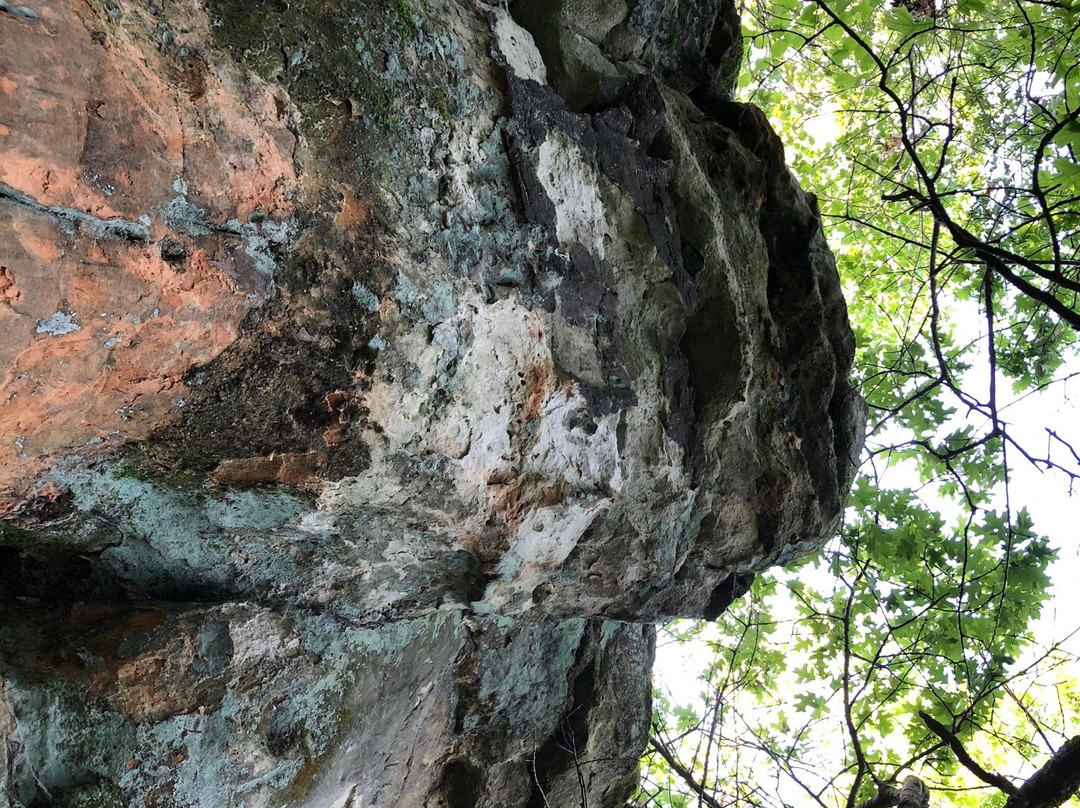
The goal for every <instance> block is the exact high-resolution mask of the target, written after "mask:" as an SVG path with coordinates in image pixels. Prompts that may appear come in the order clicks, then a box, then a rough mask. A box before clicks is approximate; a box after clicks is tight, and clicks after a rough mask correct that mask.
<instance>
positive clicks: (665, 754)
mask: <svg viewBox="0 0 1080 808" xmlns="http://www.w3.org/2000/svg"><path fill="white" fill-rule="evenodd" d="M649 746H651V747H652V748H653V749H654V750H656V752H657V753H658V754H659V755H660V757H662V758H663V759H664V760H665V761H666V762H667V764H668V765H669V766H670V767H671V770H672V771H673V772H675V774H677V775H679V777H681V778H682V780H683V782H684V783H686V785H687V786H688V787H689V788H690V790H691V791H693V792H694V793H695V794H696V795H697V796H698V798H699V799H700V800H701V801H702V802H703V803H705V804H706V805H708V806H709V808H723V806H722V805H721V804H720V801H719V800H717V799H716V798H715V797H713V796H712V795H711V794H709V793H708V792H706V790H705V786H704V785H702V784H701V783H699V782H698V781H697V780H696V779H695V778H694V775H693V773H692V772H691V771H690V770H689V769H687V768H686V767H685V766H683V765H682V764H681V763H680V762H679V761H678V759H677V758H676V757H675V755H673V754H672V753H671V750H670V749H668V748H667V745H666V744H665V743H664V742H663V741H661V740H660V739H659V738H657V737H656V736H651V737H650V738H649Z"/></svg>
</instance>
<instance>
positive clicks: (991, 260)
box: [638, 0, 1080, 808]
mask: <svg viewBox="0 0 1080 808" xmlns="http://www.w3.org/2000/svg"><path fill="white" fill-rule="evenodd" d="M743 16H744V25H745V35H746V38H747V42H748V44H749V48H748V50H749V54H750V69H749V70H746V71H744V74H743V75H744V78H743V86H742V87H741V89H740V92H741V93H742V94H743V96H744V98H745V99H746V100H750V101H754V102H755V103H758V104H759V105H760V106H762V107H764V108H765V109H766V111H767V112H768V114H769V117H770V118H771V119H772V120H773V121H775V122H776V123H777V126H778V129H779V131H780V134H781V137H782V139H783V140H784V141H785V143H787V144H788V147H789V152H788V153H789V156H790V157H791V165H792V168H793V170H794V171H795V172H796V173H797V174H798V175H799V176H800V178H801V180H802V182H803V184H804V186H805V187H809V188H813V189H815V190H816V191H817V192H818V202H819V207H820V210H821V212H822V216H823V221H824V224H825V229H826V234H827V235H828V237H829V239H830V241H831V242H832V244H833V245H834V249H835V251H836V254H837V264H838V268H839V270H840V273H841V278H842V281H843V283H844V285H845V290H846V292H847V296H848V300H849V302H850V307H851V317H852V325H853V328H854V330H855V332H856V337H857V341H858V344H859V346H860V347H859V354H858V356H857V360H856V361H857V375H858V381H859V383H860V386H861V390H862V392H863V394H864V395H865V397H866V398H867V401H868V404H869V405H870V409H871V424H870V430H869V436H868V445H867V453H866V460H865V463H864V468H863V476H862V477H861V478H860V479H859V480H858V481H857V483H856V485H855V487H854V489H853V491H852V494H851V498H850V500H849V507H848V511H847V514H846V518H845V523H844V526H843V529H842V534H841V535H840V536H839V537H837V539H836V540H835V541H834V542H833V543H832V544H831V545H830V546H829V547H828V548H827V550H826V552H825V554H824V555H823V557H822V558H820V559H814V560H811V561H808V562H804V563H803V565H802V566H801V567H800V568H797V569H790V570H788V571H785V572H783V573H779V574H777V575H775V576H774V577H772V578H769V579H761V580H759V581H757V582H756V584H755V586H754V588H753V590H752V592H751V594H750V595H749V596H748V597H747V598H746V599H744V600H743V601H742V602H740V603H738V604H736V605H735V606H734V607H733V608H732V609H731V610H730V611H729V612H728V613H727V614H725V615H723V616H722V617H721V619H720V621H719V622H718V624H717V625H716V626H703V625H685V624H680V625H678V626H677V627H673V629H672V630H673V631H677V632H678V633H679V635H680V636H681V637H682V639H683V640H684V641H685V640H687V639H689V638H697V639H698V640H702V639H705V640H708V641H709V642H711V643H712V646H713V648H714V650H715V655H714V658H713V661H712V663H711V664H710V666H709V667H708V669H707V670H706V671H705V673H704V674H703V677H702V681H703V682H704V684H705V685H706V690H705V691H704V692H703V693H702V695H701V697H700V698H698V699H690V700H689V701H688V702H686V703H679V702H678V700H676V701H671V700H667V699H660V700H658V702H657V707H658V709H657V711H656V716H657V724H656V727H655V729H656V733H655V737H654V739H653V746H652V750H653V752H652V754H650V755H649V756H648V757H647V758H646V761H645V764H646V777H645V782H644V785H643V787H642V791H641V792H640V793H639V795H638V803H639V804H641V805H646V804H648V805H672V806H681V805H699V804H708V805H741V804H746V805H755V806H756V805H761V806H781V805H785V806H786V805H789V804H795V803H810V804H818V805H821V806H822V807H823V808H824V807H825V806H830V808H834V807H835V806H846V808H853V806H855V805H857V804H859V803H861V802H863V801H867V800H870V799H872V798H873V797H874V795H875V793H877V792H878V789H879V787H881V786H882V785H883V784H885V783H887V782H895V781H896V780H897V779H898V778H899V777H900V776H901V774H902V773H903V772H905V771H914V770H918V771H919V772H920V774H921V776H922V777H924V779H926V780H927V782H928V783H929V784H930V785H931V787H932V788H933V789H935V795H946V796H947V800H948V802H949V803H951V804H953V805H957V806H967V805H983V804H995V805H996V804H1000V803H1002V802H1003V801H1004V795H1002V794H1000V793H998V792H996V791H988V790H986V789H985V787H984V784H983V783H981V782H979V781H978V780H977V779H976V778H974V777H973V776H972V775H971V773H970V772H968V771H966V770H965V768H964V767H963V766H961V765H959V763H958V759H957V756H956V754H955V753H954V750H953V749H951V748H950V746H949V745H948V744H947V743H946V742H945V741H944V740H943V739H942V738H941V737H940V736H939V735H937V734H935V733H934V732H933V731H931V730H930V728H929V726H928V723H927V721H926V720H924V719H923V718H922V717H921V716H920V711H921V712H923V713H925V714H926V715H927V716H928V717H929V719H930V721H931V722H935V721H936V722H939V723H940V724H942V725H944V727H945V728H946V729H947V731H948V732H949V733H951V734H952V735H953V736H954V737H955V739H956V740H957V741H958V742H962V744H963V746H964V747H965V748H967V749H968V751H969V752H972V754H973V755H974V756H975V757H977V758H978V759H979V760H981V761H982V762H983V764H984V765H989V766H990V767H991V768H992V769H997V770H999V771H1004V772H1005V773H1006V774H1009V775H1011V776H1013V777H1023V776H1024V774H1025V772H1027V773H1030V771H1031V770H1032V769H1033V768H1035V767H1037V766H1038V765H1039V761H1040V760H1041V759H1043V758H1045V757H1046V755H1047V754H1049V753H1050V752H1052V751H1053V750H1054V749H1056V748H1057V747H1058V746H1060V744H1061V740H1062V738H1064V737H1066V736H1067V735H1069V734H1070V733H1073V734H1074V733H1075V732H1077V730H1078V729H1080V728H1078V726H1077V724H1076V717H1075V716H1076V715H1077V707H1078V706H1080V705H1078V702H1077V683H1076V679H1075V678H1074V677H1073V675H1072V674H1071V673H1070V670H1071V669H1070V668H1069V667H1068V664H1067V663H1070V662H1071V661H1072V660H1071V659H1070V657H1069V656H1068V655H1067V654H1065V653H1064V652H1063V651H1062V650H1061V648H1060V647H1057V646H1050V647H1048V648H1039V647H1038V646H1036V645H1034V644H1033V637H1032V635H1031V629H1030V627H1031V625H1032V621H1033V620H1034V618H1035V617H1037V616H1038V614H1039V612H1040V609H1041V607H1042V605H1043V603H1044V602H1045V599H1046V596H1047V590H1048V585H1049V581H1048V577H1047V567H1048V564H1049V563H1050V561H1051V560H1052V558H1053V555H1054V553H1053V551H1052V550H1051V548H1050V544H1049V542H1048V541H1047V539H1046V538H1045V537H1043V536H1040V535H1038V534H1037V533H1036V532H1035V529H1034V526H1033V524H1032V519H1031V517H1030V516H1029V514H1028V513H1027V511H1026V510H1024V509H1023V508H1022V507H1018V503H1015V502H1014V501H1013V499H1014V497H1013V489H1012V487H1011V485H1010V481H1011V477H1012V472H1013V466H1014V465H1015V463H1016V462H1017V459H1018V458H1019V459H1022V461H1023V462H1030V463H1032V464H1034V465H1036V466H1038V467H1040V468H1043V469H1046V470H1049V471H1051V472H1053V473H1056V474H1057V475H1059V477H1061V476H1063V477H1064V478H1065V479H1066V480H1067V481H1070V482H1071V481H1075V480H1076V479H1080V454H1078V452H1077V450H1076V448H1075V447H1074V445H1073V444H1072V443H1071V442H1070V437H1069V434H1068V426H1069V425H1065V427H1064V428H1063V425H1060V424H1052V423H1046V424H1042V425H1041V439H1040V440H1039V441H1037V442H1036V441H1035V440H1034V439H1033V437H1032V435H1037V434H1038V432H1037V431H1035V430H1032V429H1031V425H1030V424H1019V423H1014V422H1013V417H1014V416H1013V413H1020V412H1021V411H1022V404H1020V403H1018V402H1022V401H1026V400H1027V399H1028V398H1030V397H1033V396H1040V395H1046V394H1047V392H1048V391H1052V390H1053V389H1054V388H1055V387H1059V386H1061V385H1063V384H1064V383H1065V382H1067V381H1068V380H1069V379H1070V378H1072V377H1074V376H1076V375H1080V374H1078V373H1077V372H1076V370H1075V368H1077V367H1078V363H1077V339H1076V334H1077V331H1078V330H1080V250H1078V248H1080V64H1078V59H1080V3H1078V2H1077V0H949V2H945V3H943V4H941V5H938V0H894V4H893V5H892V6H891V7H886V6H882V5H881V4H879V3H874V2H870V0H758V2H757V3H756V4H754V5H751V6H749V7H747V8H744V9H743ZM1017 417H1019V416H1017ZM1028 761H1030V764H1029V763H1028ZM688 795H689V796H688Z"/></svg>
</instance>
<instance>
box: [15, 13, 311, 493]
mask: <svg viewBox="0 0 1080 808" xmlns="http://www.w3.org/2000/svg"><path fill="white" fill-rule="evenodd" d="M35 12H36V13H37V15H38V18H37V19H27V18H23V17H19V16H16V15H9V14H0V42H2V43H4V44H3V46H2V47H0V76H2V79H0V120H2V121H3V122H4V125H3V127H0V153H2V154H3V159H2V160H0V333H2V334H3V339H2V340H0V368H2V370H0V374H2V375H0V512H3V511H5V510H8V509H10V508H11V507H13V506H14V505H15V504H17V503H18V501H19V500H20V498H21V496H22V495H23V494H24V493H25V492H26V490H27V488H28V487H29V486H31V485H32V484H33V481H34V479H35V476H36V475H37V474H38V473H39V472H40V471H42V470H43V469H44V468H46V467H47V466H49V465H51V464H53V463H54V462H55V461H56V460H57V459H59V458H61V457H63V456H65V455H67V454H71V453H73V452H79V453H80V454H83V455H85V454H86V453H87V452H92V451H94V450H97V449H101V448H111V447H115V446H116V445H117V444H119V443H121V442H123V441H127V440H131V439H138V438H143V437H145V436H146V435H148V434H149V433H150V432H152V431H153V430H154V429H156V428H158V427H160V426H162V425H164V424H167V423H169V422H171V421H173V420H174V419H175V418H176V417H177V416H178V414H179V412H180V411H181V409H182V407H183V406H184V399H185V395H186V388H185V386H184V385H183V383H182V381H181V380H182V379H183V377H184V375H185V374H186V373H187V372H188V371H189V370H190V369H191V368H192V367H194V366H197V365H201V364H204V363H206V362H209V361H210V360H212V359H213V358H214V357H215V356H217V355H218V354H220V353H221V351H222V350H224V349H225V348H226V347H227V346H229V345H230V344H231V343H232V342H234V341H235V339H236V338H237V335H238V328H239V324H240V322H241V320H242V319H243V317H244V316H245V315H246V314H247V313H248V312H249V311H250V310H251V309H252V307H254V306H258V305H260V304H261V303H262V302H263V301H265V300H266V299H267V297H268V296H269V294H270V292H271V290H272V288H273V281H272V277H271V275H272V270H273V255H272V253H271V246H270V245H271V244H273V243H275V242H276V243H277V244H282V243H284V241H285V240H286V238H287V229H286V227H285V224H286V223H287V220H288V217H289V216H290V215H291V214H292V212H293V207H292V202H291V199H292V195H293V193H294V192H295V188H296V175H295V171H294V168H293V151H294V149H295V138H294V137H293V135H292V134H291V132H290V131H289V129H288V128H287V126H286V122H285V120H284V116H285V111H284V110H285V106H286V105H285V100H284V98H283V91H282V90H280V88H272V87H270V86H268V85H266V84H264V83H262V82H261V81H259V80H258V79H257V78H256V77H254V76H252V75H250V74H248V73H246V72H244V71H242V70H240V69H239V68H237V67H236V65H235V64H234V63H233V62H232V61H230V60H229V59H228V58H227V57H225V56H224V55H222V54H220V53H218V52H216V51H214V50H212V49H209V48H207V47H206V43H208V42H210V41H211V37H210V33H209V30H210V29H209V22H208V20H207V18H206V15H205V12H204V11H203V10H202V8H201V6H199V5H198V4H197V3H193V2H184V3H180V4H171V5H170V11H169V26H168V31H169V37H171V47H165V46H161V47H155V43H158V42H161V41H162V35H161V33H160V32H157V31H155V30H154V29H155V27H159V28H162V30H164V28H163V27H162V25H161V21H160V20H158V19H157V18H155V17H153V16H152V15H151V14H149V13H148V12H146V11H144V10H142V9H138V10H135V9H126V8H123V9H122V10H121V11H120V12H119V13H120V14H122V21H121V24H117V23H116V21H115V20H110V21H106V20H104V19H101V18H99V17H98V16H97V13H96V11H95V10H94V9H93V8H92V7H91V6H89V5H86V4H80V3H74V2H60V1H59V0H57V2H51V3H42V4H35ZM102 13H104V12H102ZM189 41H190V43H192V46H191V47H190V48H185V44H186V43H188V42H189ZM196 43H197V44H196ZM12 44H14V46H12ZM166 239H168V241H166ZM88 444H89V445H88Z"/></svg>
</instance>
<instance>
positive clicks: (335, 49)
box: [0, 0, 864, 808]
mask: <svg viewBox="0 0 1080 808" xmlns="http://www.w3.org/2000/svg"><path fill="white" fill-rule="evenodd" d="M738 30H739V29H738V20H737V19H736V17H735V15H734V10H733V7H732V6H731V4H729V3H719V2H711V1H710V0H639V1H638V2H637V3H629V4H627V3H624V2H599V3H595V4H577V3H569V2H564V3H561V4H560V3H554V4H551V3H540V2H528V0H517V2H516V3H512V4H511V6H510V7H509V9H507V8H504V7H502V6H499V5H496V6H487V5H484V4H482V3H473V2H465V0H457V1H456V2H455V1H454V0H425V1H424V2H417V3H409V2H407V1H406V0H373V2H368V3H364V4H359V5H357V4H347V3H340V2H316V1H315V0H310V1H309V0H293V2H288V3H287V2H266V3H240V2H234V0H207V2H205V3H200V2H199V1H198V0H176V1H175V2H174V0H160V2H157V1H155V2H150V3H148V4H143V3H134V2H127V0H103V1H102V2H94V3H89V4H84V3H74V2H61V1H60V0H57V1H56V2H40V3H32V2H30V1H29V0H27V5H25V6H12V5H0V43H2V47H0V150H2V156H3V159H2V160H0V331H2V333H3V334H4V340H3V341H2V343H0V359H2V362H0V368H2V373H3V375H2V376H0V435H2V441H0V514H2V516H0V683H2V691H0V739H2V740H3V741H4V743H3V745H2V746H0V754H3V755H5V756H6V766H4V767H0V804H4V803H3V802H2V800H6V801H7V804H10V805H13V806H31V805H56V806H91V805H92V806H113V805H116V806H121V805H124V806H126V805H140V806H142V805H145V806H178V807H180V806H183V807H184V808H188V807H189V806H190V807H192V808H194V807H195V806H199V807H200V808H210V807H211V806H239V805H244V806H251V807H252V808H253V807H254V806H283V805H284V806H320V807H321V806H331V805H339V806H350V805H351V806H360V805H364V806H372V805H374V806H381V805H395V806H411V805H417V806H420V805H427V806H450V807H452V808H465V807H466V806H480V805H506V806H532V805H535V806H542V805H553V806H568V805H573V806H578V805H588V806H591V808H604V806H612V807H613V808H614V807H615V806H621V805H622V804H623V803H624V802H625V800H626V799H627V798H628V797H629V795H630V794H631V793H632V791H633V788H634V784H635V778H636V769H637V758H638V756H639V754H640V752H641V750H642V748H643V746H644V743H645V740H646V736H647V730H648V721H649V691H650V686H649V669H650V664H651V657H652V621H654V620H656V619H659V618H661V617H665V616H671V615H683V616H705V617H713V616H715V615H717V614H719V613H720V612H721V611H722V610H723V609H724V608H725V607H726V606H727V605H728V604H729V603H730V602H731V600H732V599H733V598H735V597H737V596H738V595H739V594H740V593H741V592H742V591H743V590H744V589H745V587H746V585H747V584H748V582H749V580H750V578H751V576H752V575H753V573H754V572H755V571H756V570H760V569H762V568H764V567H765V566H767V565H769V564H774V563H782V562H783V561H784V560H786V559H788V558H791V557H793V556H794V555H796V554H799V553H804V552H807V551H810V550H813V549H814V548H816V547H818V546H820V544H821V543H822V542H823V541H824V540H825V539H826V538H827V537H828V535H829V533H830V531H831V530H833V528H834V527H835V524H836V520H837V519H838V517H839V514H840V510H841V507H842V503H843V500H844V497H845V494H846V490H847V486H848V483H849V482H850V475H851V473H852V472H853V469H854V465H853V459H854V457H855V456H856V455H857V453H858V450H859V448H860V446H861V438H862V434H861V433H862V425H863V420H864V414H863V409H862V404H861V401H860V399H859V398H858V396H857V395H856V394H855V393H853V391H852V389H851V387H850V385H849V384H848V381H847V374H848V370H849V367H850V363H851V359H852V353H853V344H852V337H851V333H850V330H849V328H848V325H847V319H846V314H845V308H844V302H843V299H842V297H841V294H840V288H839V283H838V280H837V277H836V271H835V268H834V265H833V262H832V257H831V255H830V253H829V251H828V248H827V246H826V244H825V241H824V238H823V236H822V233H821V227H820V222H819V220H818V217H817V215H816V208H815V205H814V201H813V198H812V197H811V196H809V195H807V194H805V193H804V192H803V191H801V190H800V189H799V188H798V186H797V185H796V183H795V182H794V180H793V179H792V177H791V176H790V174H789V173H788V172H787V169H786V168H785V166H784V161H783V150H782V146H781V144H780V143H779V141H778V140H777V138H776V136H775V135H774V134H773V132H772V131H771V129H770V128H769V126H768V123H767V122H766V121H765V119H764V116H763V115H762V114H761V113H760V111H758V110H757V109H755V108H753V107H751V106H748V105H744V104H739V103H736V102H734V101H732V100H731V98H730V85H731V83H732V80H733V76H734V73H735V70H736V68H737V66H738V63H739V37H738Z"/></svg>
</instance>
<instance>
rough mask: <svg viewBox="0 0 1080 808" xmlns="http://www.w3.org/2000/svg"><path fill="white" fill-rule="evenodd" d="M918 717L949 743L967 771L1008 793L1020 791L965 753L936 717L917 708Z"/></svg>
mask: <svg viewBox="0 0 1080 808" xmlns="http://www.w3.org/2000/svg"><path fill="white" fill-rule="evenodd" d="M919 718H921V719H922V721H923V723H924V724H926V726H927V727H928V728H929V730H930V731H931V732H933V733H934V734H935V735H937V736H938V737H939V738H941V740H943V741H945V743H947V744H948V745H949V748H950V749H952V750H953V754H955V755H956V759H957V760H959V761H960V762H961V763H962V764H963V765H964V768H966V769H967V770H968V771H969V772H971V773H972V774H974V775H975V776H976V777H978V778H979V779H980V780H982V781H983V782H984V783H987V784H989V785H992V786H994V787H995V788H999V789H1001V790H1002V791H1004V792H1005V793H1006V794H1009V795H1016V794H1018V793H1019V792H1020V789H1018V788H1017V787H1016V786H1014V785H1013V784H1012V783H1011V782H1010V781H1008V780H1006V779H1005V778H1004V777H1002V776H1001V775H1000V774H995V773H994V772H988V771H987V770H986V769H984V768H983V767H982V766H980V765H979V764H978V763H976V762H975V760H974V758H972V757H971V755H969V754H968V753H967V750H965V749H964V745H963V744H962V743H960V739H959V738H957V737H956V736H955V735H953V734H952V732H951V731H950V730H949V729H948V727H946V726H945V725H944V724H942V723H941V722H940V721H938V720H937V719H936V718H934V717H932V716H930V715H927V714H926V713H924V712H923V711H922V710H919Z"/></svg>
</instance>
